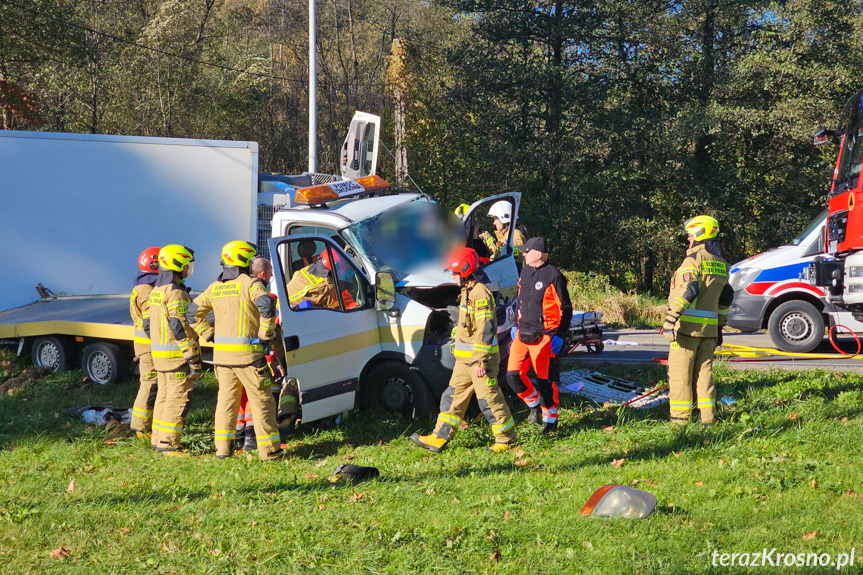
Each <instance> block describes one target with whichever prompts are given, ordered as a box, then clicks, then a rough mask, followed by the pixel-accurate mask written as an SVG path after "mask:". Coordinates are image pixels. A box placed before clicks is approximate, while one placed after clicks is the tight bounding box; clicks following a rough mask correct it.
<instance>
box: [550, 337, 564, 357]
mask: <svg viewBox="0 0 863 575" xmlns="http://www.w3.org/2000/svg"><path fill="white" fill-rule="evenodd" d="M562 347H563V338H562V337H560V336H559V335H556V336H554V337H553V338H551V353H552V354H553V355H557V354H559V353H560V349H561V348H562Z"/></svg>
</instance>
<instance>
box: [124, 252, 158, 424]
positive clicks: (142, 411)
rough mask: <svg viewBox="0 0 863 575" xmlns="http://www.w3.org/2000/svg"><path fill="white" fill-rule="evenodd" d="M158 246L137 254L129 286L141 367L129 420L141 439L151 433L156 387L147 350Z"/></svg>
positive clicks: (139, 365)
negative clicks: (133, 283)
mask: <svg viewBox="0 0 863 575" xmlns="http://www.w3.org/2000/svg"><path fill="white" fill-rule="evenodd" d="M159 250H160V248H147V249H146V250H144V251H143V252H141V255H140V256H138V276H137V277H136V278H135V287H134V288H132V297H131V298H129V313H130V314H131V316H132V324H133V325H134V326H135V340H134V346H135V361H136V362H138V368H139V371H140V376H139V380H140V385H139V386H138V395H137V396H136V397H135V403H134V404H133V405H132V421H131V422H130V423H129V425H130V427H131V428H132V431H134V432H135V435H137V436H138V437H139V438H141V439H143V438H145V437H148V436H149V435H150V430H151V427H152V424H153V406H154V405H156V392H157V390H158V386H157V385H156V370H155V369H154V368H153V356H152V355H151V353H150V292H151V291H153V285H154V284H155V283H156V278H157V277H158V276H159Z"/></svg>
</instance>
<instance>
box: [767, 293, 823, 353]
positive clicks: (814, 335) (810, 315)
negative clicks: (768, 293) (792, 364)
mask: <svg viewBox="0 0 863 575" xmlns="http://www.w3.org/2000/svg"><path fill="white" fill-rule="evenodd" d="M767 328H768V331H769V333H770V339H771V340H772V341H773V343H774V344H775V345H776V347H778V348H779V349H781V350H782V351H790V352H794V353H808V352H810V351H812V350H813V349H815V348H816V347H818V344H820V343H821V340H822V339H823V338H824V318H823V317H821V312H819V311H818V308H816V307H815V306H814V305H812V304H811V303H809V302H808V301H802V300H791V301H787V302H785V303H782V304H779V306H777V307H776V309H775V310H773V313H772V314H770V319H769V320H768V323H767Z"/></svg>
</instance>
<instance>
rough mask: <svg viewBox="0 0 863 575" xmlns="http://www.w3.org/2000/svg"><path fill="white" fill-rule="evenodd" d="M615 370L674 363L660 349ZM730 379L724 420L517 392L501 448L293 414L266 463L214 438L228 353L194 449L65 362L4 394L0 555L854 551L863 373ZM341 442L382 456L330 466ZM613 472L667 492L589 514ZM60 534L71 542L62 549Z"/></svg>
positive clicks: (328, 557)
mask: <svg viewBox="0 0 863 575" xmlns="http://www.w3.org/2000/svg"><path fill="white" fill-rule="evenodd" d="M0 366H2V367H0V381H2V380H3V379H5V378H8V377H9V376H10V375H12V374H14V373H16V371H17V370H20V367H21V363H20V361H19V360H15V359H14V358H11V357H10V356H9V355H8V354H6V355H0ZM605 372H606V373H608V374H611V375H618V376H622V377H628V378H631V379H638V380H642V381H650V382H657V381H660V380H662V379H664V377H665V375H664V373H663V369H662V368H661V367H659V366H645V367H629V368H625V369H624V368H615V369H608V370H606V371H605ZM717 381H718V386H719V396H720V397H723V396H729V397H733V398H735V400H736V401H735V403H734V404H733V405H731V406H729V407H727V408H726V409H725V410H724V411H723V412H722V414H721V422H720V423H719V424H718V425H716V426H714V427H712V428H708V429H703V428H701V426H699V425H696V424H692V425H690V426H689V427H687V428H684V429H676V428H672V427H671V426H670V425H669V423H668V421H667V419H668V418H667V414H666V413H664V412H663V410H655V411H648V412H632V411H617V410H614V409H603V408H601V407H600V406H597V405H595V404H591V403H589V402H581V401H576V400H565V401H564V409H563V410H562V417H561V430H560V432H559V434H558V437H557V438H555V439H547V438H543V437H541V436H539V435H538V433H537V430H536V429H535V428H531V427H529V426H528V424H527V423H525V422H523V420H524V418H525V416H526V413H525V411H524V409H522V408H519V409H518V410H517V412H516V416H517V419H518V420H519V421H521V423H520V425H519V433H520V444H519V446H518V447H517V448H515V449H513V450H512V451H510V452H507V453H503V454H491V453H487V452H485V451H484V447H485V446H486V445H487V444H489V443H490V441H491V436H490V434H489V431H488V427H487V425H486V424H485V423H473V422H472V424H471V426H470V428H469V429H468V430H465V431H463V432H461V433H460V434H459V435H458V436H457V437H456V439H455V440H454V442H453V443H452V444H451V446H450V448H449V449H447V451H445V452H444V453H443V454H440V455H432V454H430V453H428V452H425V451H423V450H421V449H419V448H417V447H416V446H414V445H413V443H411V441H410V440H409V439H408V436H409V435H410V434H411V433H412V432H414V431H427V430H429V429H430V428H431V425H432V423H431V421H424V422H419V423H414V424H409V423H405V422H402V421H400V420H398V419H397V418H387V417H385V416H383V415H381V414H374V413H368V412H356V413H352V414H350V415H349V416H348V417H347V419H346V421H345V422H344V424H343V425H342V426H340V427H338V428H336V429H332V430H329V431H318V432H313V431H309V432H305V433H295V434H293V435H292V436H290V440H289V441H288V449H289V450H290V453H291V457H290V458H289V459H288V460H286V461H281V462H270V463H261V462H260V461H258V460H257V458H255V459H253V460H250V459H246V458H244V457H238V458H232V459H230V460H226V461H219V460H217V459H216V458H215V457H214V456H213V446H212V439H211V437H212V436H211V433H212V419H213V405H214V402H215V389H216V386H215V382H214V381H213V379H212V375H211V374H208V375H207V376H205V381H204V383H203V384H202V385H201V386H200V387H199V388H198V389H197V390H196V392H195V396H194V401H193V406H192V410H191V413H190V416H189V421H190V423H189V425H188V429H187V433H186V435H185V437H184V440H185V442H186V444H187V445H189V446H190V447H191V449H192V450H193V451H194V452H195V453H196V455H197V456H196V457H193V458H189V459H183V460H177V459H168V458H164V457H161V456H159V455H157V454H155V453H154V452H153V451H152V450H150V449H149V448H148V446H147V445H146V444H142V443H141V442H139V441H138V440H136V439H130V438H120V439H118V438H115V437H111V436H109V435H106V433H105V431H104V430H102V429H98V428H94V427H93V426H90V425H87V424H84V423H82V422H80V421H74V420H72V419H69V418H68V417H66V416H64V415H62V410H63V409H64V408H68V407H74V406H82V405H104V404H106V403H113V404H114V405H116V406H128V405H129V403H130V402H131V400H132V398H133V396H134V393H135V385H134V384H133V383H132V382H128V383H125V384H122V385H118V386H114V387H106V388H100V387H94V386H92V385H86V384H81V374H80V372H72V373H68V374H65V375H60V376H52V377H49V378H47V379H45V380H42V381H40V382H39V383H38V384H35V385H32V386H30V387H28V388H26V389H24V390H23V391H22V392H21V393H19V394H17V395H14V396H3V397H0V572H2V573H40V574H43V573H59V572H63V573H99V574H109V573H144V572H146V573H196V574H199V573H220V574H221V573H393V574H396V573H397V574H407V573H430V574H440V573H452V574H456V573H459V574H465V573H469V574H473V573H500V574H508V573H525V574H527V573H549V574H551V573H554V574H558V573H560V574H568V573H602V574H612V573H622V574H632V573H645V574H646V573H669V574H672V573H673V574H678V573H701V572H720V571H721V572H729V573H739V572H752V573H760V572H763V573H767V572H776V571H777V570H786V568H783V567H768V568H765V569H757V568H756V569H751V568H750V569H747V568H743V569H740V568H721V567H717V568H712V567H711V556H712V553H713V552H714V551H717V552H719V553H723V552H728V553H731V552H738V553H739V552H755V551H761V550H762V548H767V549H770V548H774V547H775V548H776V549H777V552H780V553H795V554H796V553H816V552H817V553H832V554H834V556H835V554H838V553H850V552H851V550H852V548H854V546H855V545H857V543H858V542H860V541H863V514H861V513H860V508H861V503H863V496H861V494H863V478H861V473H860V469H861V468H863V456H861V454H860V449H859V445H860V437H861V424H863V415H861V410H863V391H861V383H863V381H861V378H860V377H859V376H856V375H848V374H838V373H836V374H834V373H827V372H808V373H803V374H789V373H786V372H778V371H777V372H771V373H764V372H757V371H747V372H738V371H733V372H732V371H730V370H724V369H721V368H720V369H719V370H718V373H717ZM620 460H623V461H622V462H621V461H620ZM344 462H351V463H355V464H358V465H373V466H376V467H378V468H379V469H380V472H381V477H380V478H379V479H377V480H372V481H367V482H364V483H360V484H354V485H348V484H345V483H344V482H342V481H340V482H337V483H331V482H330V481H329V480H328V476H330V475H331V474H332V473H333V471H334V470H335V468H336V467H337V466H338V464H340V463H344ZM612 462H615V465H612ZM621 463H622V465H621ZM607 483H619V484H623V485H635V486H637V487H639V488H644V489H647V490H649V491H651V492H653V493H654V494H655V495H656V496H657V497H658V498H659V502H660V509H659V511H658V513H657V514H655V515H654V516H653V517H651V518H648V519H647V520H643V521H628V520H603V519H591V518H585V517H581V516H579V510H580V508H581V506H582V505H583V504H584V502H585V500H586V499H587V498H588V496H589V495H590V494H591V493H592V492H593V491H594V490H595V489H597V488H599V487H601V486H602V485H604V484H607ZM61 547H63V548H65V549H66V550H67V552H66V554H67V556H66V557H65V558H51V557H50V554H51V552H52V551H54V550H58V549H59V548H61ZM860 551H861V553H860V554H861V555H863V549H861V550H860ZM56 553H57V552H55V554H56ZM61 554H62V553H61ZM857 559H858V560H857V564H858V565H859V564H861V563H863V558H860V557H858V558H857ZM826 570H834V569H833V568H825V571H826ZM795 571H797V572H800V573H810V572H813V571H816V569H814V568H801V569H795ZM852 571H853V572H859V571H860V567H856V566H855V567H854V568H853V570H852V569H845V570H844V571H843V572H852Z"/></svg>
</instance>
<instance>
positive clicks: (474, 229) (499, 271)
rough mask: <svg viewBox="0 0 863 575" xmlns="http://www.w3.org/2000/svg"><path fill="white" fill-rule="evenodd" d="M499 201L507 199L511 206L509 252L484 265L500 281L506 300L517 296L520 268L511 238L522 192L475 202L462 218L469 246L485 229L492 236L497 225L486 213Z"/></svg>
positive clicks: (500, 287)
mask: <svg viewBox="0 0 863 575" xmlns="http://www.w3.org/2000/svg"><path fill="white" fill-rule="evenodd" d="M499 201H505V202H508V203H509V204H510V205H511V209H512V212H511V213H512V218H511V219H512V223H511V224H510V226H509V237H508V238H507V240H506V241H507V244H506V252H505V253H504V254H502V255H501V256H500V257H498V259H496V260H494V261H493V262H491V263H489V264H487V265H486V266H485V267H483V268H482V269H483V271H484V272H485V273H486V275H487V276H488V277H489V279H490V280H491V281H493V282H495V283H496V284H497V288H498V289H499V290H500V294H501V296H502V297H503V298H504V299H505V300H506V299H509V300H511V299H515V297H516V295H518V274H519V269H518V267H517V266H516V263H515V256H514V255H513V247H512V239H513V236H514V234H515V225H516V223H517V222H518V207H519V205H520V204H521V193H520V192H511V193H508V194H500V195H497V196H491V197H488V198H483V199H481V200H479V201H477V202H474V203H473V204H471V206H470V208H468V210H467V211H466V213H465V215H464V220H463V221H464V222H466V226H467V227H466V230H467V233H468V246H471V242H472V241H474V242H475V241H476V240H474V239H473V238H476V237H478V235H479V233H480V232H482V231H487V232H489V233H492V236H493V230H494V226H493V225H492V218H490V217H488V215H487V214H488V210H489V209H490V208H491V206H493V205H494V204H495V203H497V202H499ZM480 255H482V254H480Z"/></svg>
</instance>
